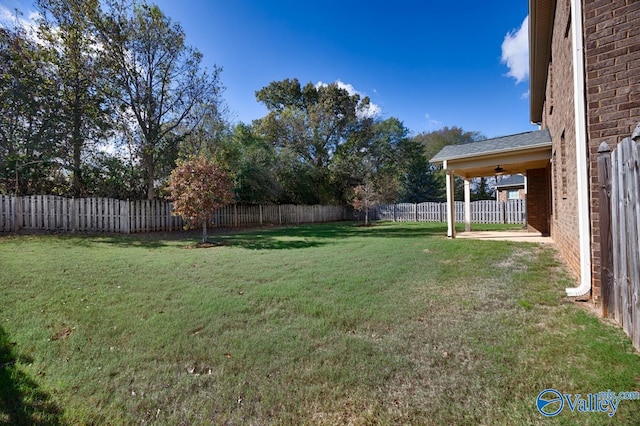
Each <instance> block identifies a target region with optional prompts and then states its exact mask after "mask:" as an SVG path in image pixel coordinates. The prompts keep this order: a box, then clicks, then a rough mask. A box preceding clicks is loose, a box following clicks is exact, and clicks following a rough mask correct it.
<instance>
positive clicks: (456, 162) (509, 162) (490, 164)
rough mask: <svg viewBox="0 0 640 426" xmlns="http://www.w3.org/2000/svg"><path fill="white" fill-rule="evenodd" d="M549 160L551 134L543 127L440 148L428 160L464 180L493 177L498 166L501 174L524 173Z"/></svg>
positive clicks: (543, 164)
mask: <svg viewBox="0 0 640 426" xmlns="http://www.w3.org/2000/svg"><path fill="white" fill-rule="evenodd" d="M550 159H551V137H550V135H549V132H548V131H547V130H540V131H536V132H528V133H521V134H517V135H510V136H504V137H501V138H495V139H488V140H485V141H480V142H474V143H470V144H465V145H450V146H446V147H444V148H443V149H442V150H441V151H440V152H439V153H438V154H436V156H434V157H433V158H432V159H431V162H432V163H434V164H442V166H443V168H444V170H446V171H448V172H450V173H453V174H456V175H458V176H461V177H463V178H466V179H470V178H474V177H486V176H495V175H496V171H495V168H496V167H498V166H500V167H501V168H502V169H503V172H502V173H504V174H516V173H523V174H524V173H526V171H527V169H539V168H544V167H546V166H547V164H548V163H549V160H550Z"/></svg>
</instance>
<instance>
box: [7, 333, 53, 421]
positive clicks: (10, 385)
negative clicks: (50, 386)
mask: <svg viewBox="0 0 640 426" xmlns="http://www.w3.org/2000/svg"><path fill="white" fill-rule="evenodd" d="M13 345H14V344H13V343H12V342H11V341H10V339H9V336H8V335H7V333H6V332H5V331H4V329H3V328H2V327H0V425H3V424H7V425H33V424H47V425H59V424H61V417H62V411H61V410H60V409H59V408H58V407H57V406H56V405H55V404H54V403H52V402H51V401H50V398H51V397H50V396H49V394H47V393H46V392H44V391H42V390H41V389H40V388H39V387H38V384H37V383H36V382H35V381H34V380H33V379H31V378H30V377H29V376H28V375H26V374H25V373H24V372H22V371H20V369H18V368H17V367H16V362H17V361H19V360H20V358H19V357H18V356H17V355H16V354H15V353H14V350H13ZM21 361H24V362H30V361H29V360H21Z"/></svg>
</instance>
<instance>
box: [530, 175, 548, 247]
mask: <svg viewBox="0 0 640 426" xmlns="http://www.w3.org/2000/svg"><path fill="white" fill-rule="evenodd" d="M549 171H550V168H546V169H532V170H527V227H528V228H529V229H531V230H536V231H538V232H540V233H542V235H549V232H550V210H549V201H550V200H549V197H550V193H549Z"/></svg>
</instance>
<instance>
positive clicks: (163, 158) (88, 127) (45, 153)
mask: <svg viewBox="0 0 640 426" xmlns="http://www.w3.org/2000/svg"><path fill="white" fill-rule="evenodd" d="M37 8H38V11H39V18H37V22H35V26H34V27H33V28H29V27H24V26H21V25H19V24H17V23H16V24H15V25H14V26H13V27H12V28H8V27H0V193H3V194H13V193H17V194H21V195H22V194H57V195H64V196H76V197H80V196H104V197H114V198H121V199H126V198H131V199H138V198H149V199H152V198H156V197H162V196H165V195H167V194H168V189H167V182H168V178H169V176H170V174H171V171H172V170H173V169H174V168H175V167H176V164H177V162H179V161H180V160H185V159H189V158H194V157H201V156H206V157H209V158H211V159H213V160H215V162H216V164H220V165H223V167H224V168H226V169H227V170H228V171H229V173H230V176H231V177H232V179H233V186H234V188H233V191H234V194H235V200H236V201H238V202H242V203H300V204H344V203H348V202H350V201H351V200H352V199H353V196H354V188H356V187H358V186H360V187H362V186H364V185H366V187H367V188H370V189H371V190H372V191H374V192H375V194H376V196H377V198H378V199H379V200H380V201H381V202H421V201H440V200H442V199H443V198H444V176H443V172H442V171H441V170H440V169H439V168H438V167H436V166H433V165H431V164H430V163H429V159H430V158H431V157H432V156H433V155H435V154H436V153H437V152H438V151H439V150H440V149H441V148H442V147H443V146H445V145H449V144H461V143H473V142H476V141H478V140H481V139H483V137H482V135H480V134H478V133H476V132H465V131H463V130H462V129H460V128H458V127H453V128H446V127H445V128H443V129H441V130H438V131H434V132H425V133H420V134H418V135H413V136H412V135H410V131H409V129H407V128H406V127H405V126H404V125H403V123H402V122H401V121H400V120H398V119H396V118H393V117H391V118H386V119H381V118H380V117H378V116H375V115H373V114H372V113H371V108H370V100H369V99H368V98H367V97H361V96H360V95H358V94H352V93H349V92H348V91H347V90H346V89H344V88H342V87H340V86H339V85H337V84H327V85H320V84H316V85H314V84H312V83H307V84H305V85H302V84H300V82H299V81H298V80H297V79H295V78H294V79H285V80H282V81H274V82H272V83H270V84H269V85H268V86H266V87H264V88H262V89H260V90H258V91H257V92H256V99H257V101H258V102H261V103H263V104H264V106H265V107H266V108H267V111H268V112H267V114H266V115H265V116H264V117H262V118H260V119H258V120H255V121H254V122H252V123H239V124H233V123H231V120H230V119H229V114H228V113H227V111H226V108H225V104H224V101H223V98H222V94H223V91H224V87H223V85H222V83H221V72H222V68H220V67H218V66H214V67H213V68H212V69H206V68H205V67H204V66H203V64H202V54H201V53H200V52H199V51H198V50H197V49H196V48H194V47H191V46H189V45H188V44H187V43H186V34H185V32H184V30H183V29H182V27H181V26H180V25H179V24H178V23H176V22H174V21H172V20H171V18H170V17H168V16H166V15H165V14H164V13H163V12H162V11H161V10H160V9H159V8H158V7H157V6H156V5H153V4H148V3H146V2H144V1H143V2H139V1H133V0H102V1H100V0H38V1H37ZM16 21H17V20H16ZM457 191H458V192H459V193H460V194H461V193H462V192H461V191H462V184H461V183H460V182H458V183H457ZM473 191H474V198H489V197H491V196H492V193H491V191H490V190H489V189H488V185H486V181H477V182H475V184H474V185H473Z"/></svg>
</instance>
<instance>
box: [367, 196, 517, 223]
mask: <svg viewBox="0 0 640 426" xmlns="http://www.w3.org/2000/svg"><path fill="white" fill-rule="evenodd" d="M455 203H456V222H464V202H463V201H456V202H455ZM369 214H370V216H371V218H372V220H393V221H395V222H446V221H447V203H418V204H413V203H403V204H384V205H380V206H378V207H376V208H375V209H373V210H372V211H371V212H369ZM526 221H527V215H526V202H525V200H509V201H495V200H483V201H474V202H472V203H471V222H472V223H514V224H517V223H521V224H523V225H524V224H525V223H526Z"/></svg>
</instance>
